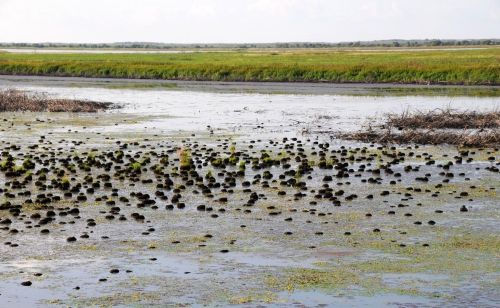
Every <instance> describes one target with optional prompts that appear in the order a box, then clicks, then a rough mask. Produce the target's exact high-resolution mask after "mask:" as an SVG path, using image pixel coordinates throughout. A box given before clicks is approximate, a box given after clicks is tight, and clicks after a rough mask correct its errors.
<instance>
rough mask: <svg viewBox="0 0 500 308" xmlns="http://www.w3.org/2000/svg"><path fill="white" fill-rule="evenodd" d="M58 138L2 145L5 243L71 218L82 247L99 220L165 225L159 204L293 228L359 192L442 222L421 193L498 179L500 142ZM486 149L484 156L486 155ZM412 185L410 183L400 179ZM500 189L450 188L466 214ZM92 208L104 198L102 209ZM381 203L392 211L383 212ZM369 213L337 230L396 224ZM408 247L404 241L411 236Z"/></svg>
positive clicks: (394, 213) (398, 212)
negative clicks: (436, 151) (475, 179)
mask: <svg viewBox="0 0 500 308" xmlns="http://www.w3.org/2000/svg"><path fill="white" fill-rule="evenodd" d="M58 142H59V143H65V142H69V141H67V140H58V141H57V140H52V141H47V140H46V139H45V138H44V137H43V136H42V137H40V139H39V140H38V142H35V143H33V144H31V145H23V146H19V145H16V144H12V143H9V142H5V141H3V142H2V149H1V151H2V152H1V157H0V200H2V202H1V203H0V226H1V229H0V236H1V238H3V239H6V240H5V241H4V243H3V244H5V246H6V247H11V248H12V249H18V248H16V247H18V246H19V243H18V242H17V240H18V237H19V236H21V235H22V234H25V235H26V234H31V235H32V236H34V237H35V238H38V237H39V241H43V240H44V237H45V236H47V234H50V235H53V236H55V239H57V238H59V237H60V236H61V234H60V233H57V234H54V233H53V230H57V226H61V225H66V227H65V228H67V230H68V231H69V232H73V234H68V235H66V236H64V238H60V245H74V243H75V242H77V243H78V242H79V241H85V240H87V239H89V238H92V237H94V235H93V232H92V230H93V228H96V226H98V225H99V224H101V223H103V222H107V223H113V224H119V223H121V222H125V221H131V222H137V223H139V224H142V223H147V224H148V227H147V228H145V229H144V230H143V231H142V236H148V235H149V234H150V233H152V232H155V230H156V227H155V226H154V223H155V221H154V220H153V219H152V218H151V217H152V215H153V213H155V212H157V211H167V212H172V211H177V212H179V213H185V215H186V217H187V216H189V215H193V213H198V215H202V216H204V215H206V216H205V217H206V219H208V220H210V221H213V220H214V219H225V217H227V216H225V215H226V214H228V213H230V214H231V215H236V217H238V216H241V217H246V218H248V217H254V218H255V219H262V217H263V215H264V217H266V218H267V221H266V222H265V224H266V225H267V226H270V227H272V226H273V224H278V222H279V223H282V224H283V223H285V224H290V228H289V229H288V230H286V231H285V232H283V235H284V236H289V235H292V234H294V233H295V232H296V231H297V230H294V229H293V227H292V226H293V225H292V224H291V223H292V222H293V221H294V220H295V219H297V218H301V217H303V216H304V215H307V217H308V218H307V221H306V222H307V223H312V222H314V221H315V220H321V219H325V218H328V217H329V216H331V217H333V216H332V215H333V214H334V213H335V212H336V211H337V209H341V208H342V207H351V206H353V204H354V203H353V202H356V200H366V202H369V204H372V207H370V209H371V210H370V211H367V212H366V213H365V217H364V219H366V220H370V219H374V218H372V217H374V216H377V215H379V216H384V217H385V216H387V219H389V221H391V220H390V219H393V222H394V224H399V223H401V220H402V219H403V220H405V221H406V222H407V223H410V224H412V225H417V226H418V225H423V226H430V227H432V226H433V225H436V224H439V217H440V216H439V215H440V213H443V211H442V210H439V211H436V212H435V213H434V212H433V214H432V215H435V217H434V216H432V219H430V218H427V219H426V220H418V219H414V218H413V217H412V216H413V214H412V213H413V212H412V208H413V206H421V205H422V203H421V202H420V200H424V199H433V198H436V200H437V199H439V197H440V195H441V192H440V188H441V187H443V184H444V183H449V182H450V181H451V182H453V181H458V182H465V181H469V180H471V179H470V178H469V177H470V176H471V175H473V174H474V172H479V171H478V170H482V172H486V173H487V174H491V176H492V177H500V175H499V173H498V172H499V165H500V162H499V159H498V149H493V148H485V149H469V150H461V151H459V152H458V154H457V155H454V156H448V154H443V155H442V156H441V157H436V156H434V155H432V154H429V153H426V152H422V151H421V149H420V148H419V147H418V146H416V147H405V148H396V147H385V146H380V147H377V146H374V145H367V146H365V147H344V146H340V147H336V148H334V147H333V146H331V145H330V144H328V143H320V142H318V141H314V140H299V139H297V138H291V139H287V138H283V139H281V140H269V141H262V140H251V141H249V142H245V143H244V144H234V143H232V142H231V141H230V140H227V139H219V140H218V141H217V142H215V143H214V144H212V143H210V144H204V143H201V142H198V141H196V140H183V141H182V144H175V143H173V142H170V141H159V142H157V141H155V142H153V141H149V140H147V139H145V140H144V141H142V142H122V141H116V143H115V144H114V146H113V147H111V148H103V149H97V148H96V149H93V148H92V146H89V145H86V144H85V142H83V141H78V142H72V145H73V149H71V150H70V151H68V150H65V149H63V148H61V147H58V146H57V145H55V144H57V143H58ZM478 157H480V163H476V160H477V159H478ZM464 165H470V169H471V173H466V172H464V171H463V168H462V166H464ZM454 169H456V170H454ZM459 170H460V171H459ZM402 183H406V184H408V183H411V185H408V186H406V187H405V186H403V187H401V185H402ZM417 183H420V184H422V183H423V184H426V185H427V186H426V187H427V188H425V189H422V188H421V187H419V185H418V184H417ZM412 184H415V185H412ZM377 187H381V188H377ZM497 188H498V187H496V188H495V187H488V188H487V187H476V186H473V185H471V186H470V187H468V188H467V189H464V190H461V191H459V190H457V191H453V192H450V194H452V195H453V196H454V198H456V199H459V200H463V204H462V205H460V206H457V207H456V208H455V209H453V211H454V212H456V213H457V215H460V213H461V212H467V211H468V207H467V202H472V201H473V199H474V197H473V196H472V195H471V194H473V192H475V191H477V190H478V189H483V190H492V191H495V190H496V189H497ZM390 198H392V199H390ZM389 201H390V204H389ZM410 203H411V204H412V206H411V207H410ZM89 205H100V206H101V207H99V209H100V210H99V211H95V210H92V208H95V207H92V206H89ZM381 209H383V210H384V212H383V213H381V214H380V210H381ZM375 213H377V214H375ZM403 214H404V216H402V215H403ZM391 217H396V218H391ZM426 217H427V216H426ZM408 219H410V220H411V219H414V220H411V222H408V221H407V220H408ZM363 221H364V220H360V221H359V230H358V229H356V230H348V231H345V230H344V231H338V232H339V234H337V235H331V236H350V235H351V234H354V232H374V233H379V232H381V230H382V232H391V231H390V230H391V228H388V227H386V226H384V225H379V226H376V227H372V226H371V225H370V226H371V227H370V231H360V230H364V228H365V227H364V225H363ZM156 223H158V224H161V222H156ZM214 223H216V222H215V221H214ZM263 223H264V222H263ZM321 223H322V224H325V223H328V220H326V221H322V222H321ZM365 223H366V222H365ZM208 224H210V223H208ZM239 228H245V225H241V226H239ZM72 230H73V231H72ZM82 230H83V231H82ZM384 230H387V231H384ZM300 231H301V232H304V230H303V229H302V230H300ZM273 232H275V231H273ZM311 232H314V234H315V235H316V236H322V235H324V234H325V233H324V232H323V231H320V230H317V229H316V230H311ZM315 235H313V236H315ZM205 237H206V238H207V239H209V238H211V237H212V235H211V234H207V235H206V236H205ZM105 238H106V237H105V236H103V237H102V239H105ZM94 240H96V239H94ZM97 240H98V239H97ZM176 243H178V241H174V242H172V244H176ZM398 244H399V245H400V246H402V247H404V246H406V245H407V244H408V243H403V242H402V243H398ZM416 246H418V247H422V246H423V247H427V246H429V245H428V244H427V243H423V244H422V243H419V244H418V245H416ZM309 248H311V249H314V248H316V246H315V245H310V246H309ZM4 249H5V248H4ZM220 252H221V253H227V252H230V249H228V248H224V249H221V250H220ZM22 285H25V286H29V285H31V282H29V281H27V282H23V283H22Z"/></svg>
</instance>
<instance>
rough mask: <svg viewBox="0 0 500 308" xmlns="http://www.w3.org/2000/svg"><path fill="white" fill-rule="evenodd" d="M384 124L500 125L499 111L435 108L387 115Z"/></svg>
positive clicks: (463, 127) (469, 126) (431, 126)
mask: <svg viewBox="0 0 500 308" xmlns="http://www.w3.org/2000/svg"><path fill="white" fill-rule="evenodd" d="M386 125H387V126H391V127H397V128H424V129H446V128H449V129H469V128H471V129H472V128H476V129H481V128H497V127H500V111H491V112H485V113H481V112H476V111H456V110H453V109H449V108H448V109H436V110H431V111H427V112H421V111H420V112H414V113H412V112H409V111H405V112H403V113H402V114H389V115H387V119H386Z"/></svg>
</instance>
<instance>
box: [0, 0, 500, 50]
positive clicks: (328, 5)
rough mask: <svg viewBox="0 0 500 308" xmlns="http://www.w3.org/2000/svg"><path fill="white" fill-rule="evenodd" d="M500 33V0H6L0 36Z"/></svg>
mask: <svg viewBox="0 0 500 308" xmlns="http://www.w3.org/2000/svg"><path fill="white" fill-rule="evenodd" d="M392 38H403V39H423V38H458V39H462V38H500V0H254V1H244V0H140V1H131V0H0V42H21V41H22V42H48V41H50V42H117V41H152V42H172V43H210V42H212V43H215V42H226V43H229V42H236V43H238V42H286V41H288V42H291V41H314V42H339V41H357V40H375V39H392Z"/></svg>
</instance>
